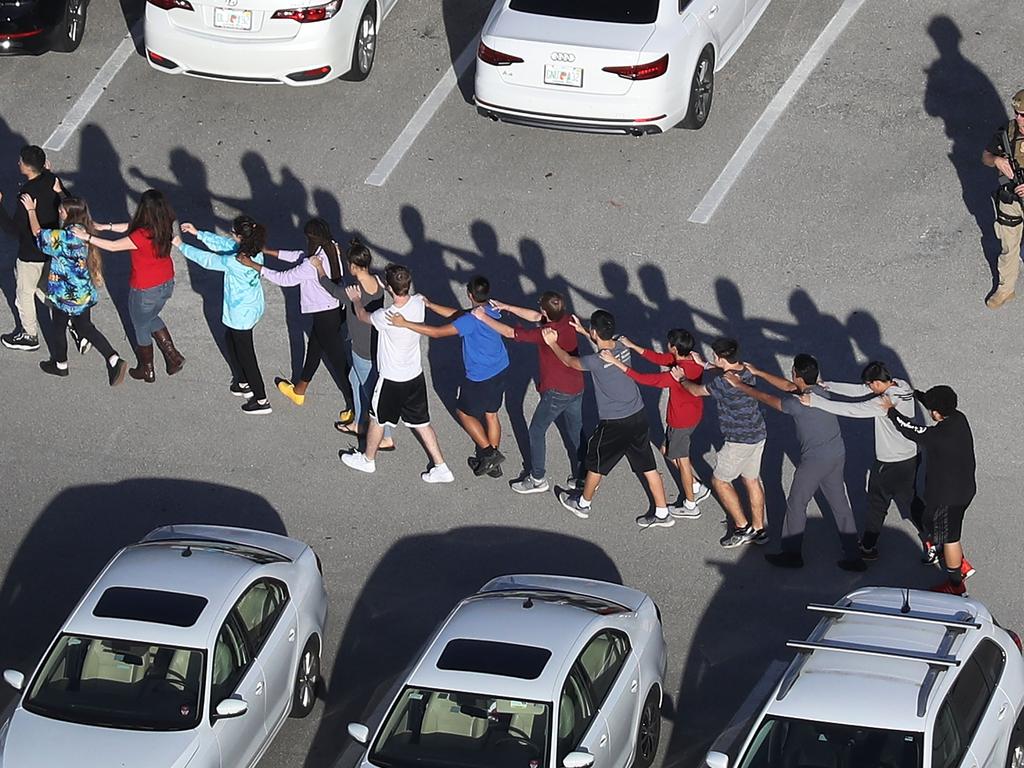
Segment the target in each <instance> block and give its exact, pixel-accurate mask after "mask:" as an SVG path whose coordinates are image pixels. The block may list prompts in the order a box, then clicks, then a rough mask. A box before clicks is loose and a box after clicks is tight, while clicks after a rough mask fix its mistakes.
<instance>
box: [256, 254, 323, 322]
mask: <svg viewBox="0 0 1024 768" xmlns="http://www.w3.org/2000/svg"><path fill="white" fill-rule="evenodd" d="M303 255H304V251H278V254H277V258H279V259H280V260H281V261H288V262H296V261H298V262H299V263H298V264H296V265H295V266H294V267H292V268H291V269H285V270H282V271H280V272H278V271H277V270H275V269H268V268H266V267H264V268H263V271H262V272H261V273H260V274H262V275H263V277H265V278H266V279H267V282H269V283H273V284H274V285H280V286H281V287H283V288H287V287H289V286H292V285H297V286H299V304H300V305H301V307H302V314H304V315H311V314H313V313H315V312H325V311H327V310H329V309H337V308H338V306H339V302H338V300H337V299H336V298H334V297H333V296H332V295H331V294H329V293H328V292H327V291H325V290H324V288H323V286H321V285H320V275H319V274H317V271H316V267H314V266H313V265H312V264H310V263H309V259H303V258H302V257H303ZM313 255H314V256H320V257H321V258H326V254H325V253H324V251H323V249H322V248H318V249H317V252H316V253H315V254H313ZM299 259H302V260H301V261H299Z"/></svg>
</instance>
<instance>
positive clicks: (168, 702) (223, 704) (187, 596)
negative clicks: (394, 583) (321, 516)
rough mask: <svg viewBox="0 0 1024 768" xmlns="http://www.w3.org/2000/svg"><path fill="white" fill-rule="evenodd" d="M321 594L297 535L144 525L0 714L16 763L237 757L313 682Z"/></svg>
mask: <svg viewBox="0 0 1024 768" xmlns="http://www.w3.org/2000/svg"><path fill="white" fill-rule="evenodd" d="M326 614H327V596H326V594H325V593H324V588H323V581H322V576H321V572H320V565H319V560H318V559H317V557H316V555H315V554H314V553H313V551H312V550H311V549H310V548H309V547H308V546H307V545H305V544H303V543H302V542H301V541H296V540H294V539H289V538H286V537H284V536H277V535H274V534H270V533H262V532H259V531H250V530H243V529H239V528H221V527H215V526H202V525H188V526H171V527H165V528H158V529H156V530H155V531H153V532H152V533H150V534H149V535H148V536H146V538H144V539H143V540H142V541H141V542H139V543H138V544H134V545H132V546H130V547H127V548H125V549H123V550H121V552H119V553H118V554H117V555H116V556H115V557H114V559H113V560H112V561H111V562H110V563H109V564H108V565H107V566H106V568H105V569H104V570H103V571H102V572H101V573H100V575H99V576H98V577H97V579H96V581H95V582H93V584H92V586H91V587H90V588H89V591H88V592H86V594H85V597H83V598H82V600H81V602H79V604H78V605H77V607H76V608H75V609H74V611H73V612H72V614H71V616H70V618H68V620H67V621H66V622H65V624H64V626H63V627H62V628H61V630H60V632H59V633H58V634H57V637H56V638H55V639H54V641H53V644H52V645H51V646H50V648H49V650H48V651H47V652H46V654H45V655H44V656H43V659H42V661H41V662H40V664H39V666H38V667H37V668H36V670H35V673H34V674H33V675H32V676H31V678H30V679H29V680H28V682H27V684H26V679H25V677H24V675H23V673H21V672H19V671H16V670H10V669H9V670H6V671H5V672H4V679H5V680H6V681H7V683H8V684H10V685H11V686H13V687H14V688H16V689H17V690H19V691H22V693H21V696H20V698H19V700H18V701H17V702H16V704H15V707H14V710H13V713H12V714H11V716H10V718H9V719H8V720H7V721H6V722H5V723H4V724H3V725H2V726H0V765H3V766H16V768H71V767H72V766H74V768H115V766H116V768H185V767H186V766H187V767H188V768H229V767H230V768H241V767H243V766H252V765H254V764H255V763H256V762H257V761H258V760H259V759H260V757H261V756H262V755H263V753H264V752H265V751H266V749H267V747H268V746H269V745H270V742H271V740H272V739H273V738H274V736H275V735H276V734H277V732H278V729H280V727H281V725H282V724H283V723H284V721H285V719H286V718H287V717H288V715H289V713H290V714H292V715H295V716H304V715H307V714H309V712H310V711H311V710H312V708H313V704H314V701H315V694H316V692H317V688H318V682H319V671H320V649H321V647H322V639H323V628H324V621H325V619H326Z"/></svg>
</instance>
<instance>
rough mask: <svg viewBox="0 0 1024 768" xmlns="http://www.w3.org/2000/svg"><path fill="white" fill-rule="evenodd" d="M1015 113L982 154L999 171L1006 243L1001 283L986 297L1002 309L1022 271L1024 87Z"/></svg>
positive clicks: (999, 231)
mask: <svg viewBox="0 0 1024 768" xmlns="http://www.w3.org/2000/svg"><path fill="white" fill-rule="evenodd" d="M1010 104H1011V106H1012V107H1013V112H1014V116H1013V118H1012V119H1011V120H1010V123H1009V125H1007V126H1000V127H999V129H998V130H997V131H996V133H995V136H993V138H992V141H991V143H990V144H989V145H988V147H986V148H985V151H984V152H983V153H982V155H981V162H983V163H984V164H985V165H987V166H988V167H990V168H995V169H996V170H997V171H999V189H998V190H996V193H995V204H996V227H995V229H996V237H998V238H999V242H1000V244H1001V245H1002V251H1001V253H1000V254H999V264H998V269H999V286H998V287H997V288H996V290H995V291H994V292H993V293H992V295H991V296H989V297H988V299H987V300H986V301H985V304H986V306H988V308H989V309H998V308H999V307H1001V306H1003V304H1005V303H1006V302H1008V301H1009V300H1010V299H1012V298H1014V297H1015V296H1016V295H1017V294H1016V293H1015V292H1014V289H1015V287H1016V285H1017V276H1018V275H1019V274H1020V259H1021V256H1020V245H1021V234H1022V233H1024V207H1022V206H1021V200H1022V199H1024V170H1022V169H1024V89H1022V90H1019V91H1017V93H1016V94H1014V97H1013V98H1012V99H1011V100H1010Z"/></svg>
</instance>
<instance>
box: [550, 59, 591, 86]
mask: <svg viewBox="0 0 1024 768" xmlns="http://www.w3.org/2000/svg"><path fill="white" fill-rule="evenodd" d="M544 82H545V83H547V84H548V85H568V86H571V87H573V88H582V87H583V67H572V66H569V65H566V64H545V65H544Z"/></svg>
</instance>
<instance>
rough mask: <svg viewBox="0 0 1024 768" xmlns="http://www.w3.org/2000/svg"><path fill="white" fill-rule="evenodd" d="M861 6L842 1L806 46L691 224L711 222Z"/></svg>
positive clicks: (858, 0)
mask: <svg viewBox="0 0 1024 768" xmlns="http://www.w3.org/2000/svg"><path fill="white" fill-rule="evenodd" d="M862 5H864V0H844V2H843V4H842V5H841V6H839V10H838V11H836V14H835V16H833V17H832V20H831V21H829V23H828V24H826V25H825V28H824V29H823V30H822V31H821V34H820V35H818V38H817V39H816V40H815V41H814V43H813V44H812V45H811V47H810V48H808V49H807V53H805V54H804V57H803V58H802V59H800V63H799V64H797V65H796V69H794V70H793V73H792V74H791V75H790V76H789V78H788V79H787V80H786V82H785V83H783V84H782V87H781V88H780V89H779V92H778V93H776V94H775V97H774V98H773V99H772V100H771V101H770V102H768V106H767V107H765V108H764V112H762V113H761V116H760V117H759V118H758V119H757V122H756V123H754V125H753V126H752V127H751V128H750V130H749V131H748V132H747V135H746V137H744V139H743V142H742V143H741V144H740V145H739V147H738V148H737V149H736V151H735V152H734V153H733V156H732V157H731V158H730V159H729V162H728V163H727V164H726V166H725V168H723V169H722V172H721V173H720V174H718V178H717V179H715V183H714V184H712V185H711V188H710V189H709V190H708V191H707V193H706V194H705V195H704V198H703V199H702V200H701V201H700V203H698V205H697V207H696V208H694V210H693V213H691V214H690V219H689V221H690V222H692V223H693V224H707V223H708V222H709V221H711V217H712V216H714V215H715V211H716V210H717V209H718V206H719V205H720V204H721V202H722V200H724V199H725V196H726V195H727V194H729V190H730V189H732V185H733V184H735V183H736V179H738V178H739V176H740V174H741V173H743V169H744V168H745V167H746V165H747V163H748V162H750V159H751V158H752V157H753V156H754V154H755V153H756V152H757V149H758V147H760V146H761V142H762V141H764V139H765V136H767V135H768V133H769V132H770V131H771V129H772V127H773V126H774V125H775V123H776V121H777V120H778V119H779V118H780V117H781V116H782V113H783V112H785V111H786V107H788V106H789V103H790V102H791V101H792V100H793V97H794V96H796V93H797V91H799V90H800V87H801V86H802V85H803V84H804V83H805V82H806V81H807V79H808V78H809V77H810V76H811V73H812V72H814V70H815V68H816V67H817V66H818V64H819V63H821V60H822V59H823V58H824V57H825V54H826V53H827V52H828V49H829V48H831V47H832V43H834V42H835V41H836V39H838V37H839V35H840V34H842V32H843V30H844V29H845V28H846V25H847V24H848V23H849V22H850V19H852V18H853V16H854V14H855V13H857V10H858V9H859V8H860V7H861V6H862Z"/></svg>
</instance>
